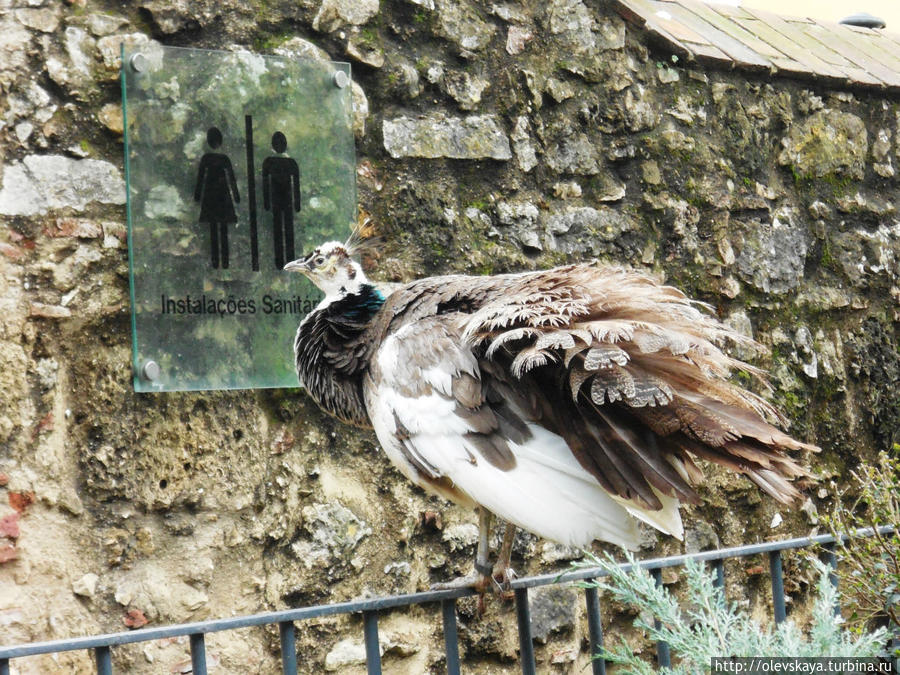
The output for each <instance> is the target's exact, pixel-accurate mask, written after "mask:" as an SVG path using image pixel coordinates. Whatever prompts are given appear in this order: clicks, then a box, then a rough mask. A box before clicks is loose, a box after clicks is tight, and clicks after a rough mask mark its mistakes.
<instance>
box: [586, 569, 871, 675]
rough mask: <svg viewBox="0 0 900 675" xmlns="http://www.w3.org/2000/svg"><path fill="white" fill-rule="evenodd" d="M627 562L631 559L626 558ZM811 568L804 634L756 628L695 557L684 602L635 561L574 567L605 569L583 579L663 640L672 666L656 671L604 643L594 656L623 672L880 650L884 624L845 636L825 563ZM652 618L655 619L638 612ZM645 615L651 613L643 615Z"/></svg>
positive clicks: (788, 624) (682, 671) (705, 668)
mask: <svg viewBox="0 0 900 675" xmlns="http://www.w3.org/2000/svg"><path fill="white" fill-rule="evenodd" d="M629 562H632V563H633V562H634V560H633V558H631V556H629ZM812 564H813V565H814V566H815V567H816V569H817V570H818V573H819V580H818V584H817V597H816V600H815V607H814V611H813V623H812V626H810V628H809V630H808V632H807V633H806V634H804V632H803V631H801V630H800V628H798V627H797V626H796V625H795V624H794V623H793V622H792V621H791V620H790V619H788V620H786V621H784V622H783V623H781V624H778V625H775V626H773V625H769V626H761V625H760V624H758V623H757V622H756V621H754V620H753V619H752V618H751V617H750V616H749V615H748V614H747V613H746V612H745V611H742V610H739V609H738V608H737V607H736V606H735V605H734V604H733V603H728V602H727V601H726V600H725V598H724V594H723V593H722V592H721V591H720V590H719V589H717V588H716V587H715V586H714V584H713V578H714V575H713V574H710V573H707V572H706V571H705V570H704V567H703V565H702V564H701V563H697V562H694V561H689V562H688V563H687V564H686V565H685V566H684V572H685V579H686V581H687V591H688V593H687V596H688V597H687V598H686V604H681V603H679V601H678V599H676V598H675V597H674V596H673V595H672V593H671V592H669V590H668V589H666V588H665V587H662V586H657V584H656V582H655V581H654V579H653V578H652V577H651V576H650V575H649V574H648V573H647V572H645V571H643V570H641V569H640V568H638V567H636V566H635V568H634V569H632V570H631V571H627V572H626V571H623V570H622V569H621V568H620V567H619V566H618V565H617V564H616V563H615V562H614V561H613V560H612V558H610V557H609V556H607V558H606V560H600V559H598V558H596V557H592V558H591V559H590V560H589V561H587V562H583V563H581V565H579V566H582V565H591V566H593V565H599V566H600V567H602V568H603V569H604V570H606V572H607V573H608V575H609V576H608V577H606V578H605V580H604V581H602V582H596V583H594V582H591V584H588V585H595V586H597V587H599V588H602V589H604V590H606V591H608V592H609V593H611V594H612V596H613V597H614V598H615V599H616V600H618V601H620V602H624V603H627V604H629V605H632V606H633V607H635V608H636V609H637V610H638V612H639V614H638V617H637V618H636V619H635V620H634V625H635V626H636V627H637V628H640V629H642V630H643V631H644V633H645V634H646V635H647V636H648V637H649V638H650V639H652V640H656V641H664V642H667V643H668V644H669V646H670V648H671V650H672V654H673V657H674V658H675V660H676V661H678V663H677V665H675V666H674V667H672V668H662V669H660V670H658V671H656V670H654V668H653V666H652V665H651V664H650V663H648V662H647V661H645V660H643V659H642V658H641V657H640V656H638V655H637V654H635V653H634V651H633V650H632V648H631V647H630V646H629V645H628V644H627V643H626V642H625V641H624V640H620V642H619V644H617V645H616V646H615V647H614V648H613V649H612V650H609V649H606V648H604V649H603V650H602V651H601V653H600V654H598V655H597V658H604V659H607V660H608V661H611V662H613V663H615V664H618V665H620V666H622V668H620V669H619V670H618V671H617V672H618V673H624V674H625V675H652V674H653V673H656V672H659V673H666V674H669V675H676V674H678V675H688V674H691V675H693V674H695V673H705V672H709V671H710V660H711V659H712V657H714V656H724V657H732V656H733V657H747V656H795V657H805V656H863V657H874V656H884V655H885V653H884V646H885V644H886V642H887V640H888V632H887V630H886V629H885V628H879V629H877V630H875V631H873V632H870V633H860V634H853V633H850V632H848V631H846V630H844V628H843V626H842V623H843V619H841V617H840V616H835V613H834V610H833V608H834V606H835V603H836V602H837V599H838V593H837V590H836V589H835V588H834V586H833V585H832V584H831V582H830V581H829V578H828V575H829V572H830V568H829V567H827V566H826V565H824V564H823V563H821V562H819V561H818V560H815V559H812ZM650 616H652V617H653V618H655V619H657V620H658V621H659V625H658V626H656V625H654V624H653V623H650V622H648V620H647V619H645V618H644V617H650ZM650 621H652V619H650Z"/></svg>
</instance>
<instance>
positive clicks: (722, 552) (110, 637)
mask: <svg viewBox="0 0 900 675" xmlns="http://www.w3.org/2000/svg"><path fill="white" fill-rule="evenodd" d="M894 530H895V528H894V527H893V526H883V527H880V528H878V533H879V534H882V535H884V534H890V533H892V532H893V531H894ZM874 534H875V531H874V530H873V529H872V528H863V529H861V530H857V531H855V532H854V533H852V535H846V534H845V535H842V536H841V539H842V540H843V541H846V540H847V539H849V538H850V537H851V536H852V537H864V536H872V535H874ZM835 541H836V540H835V538H834V537H833V536H832V535H828V534H823V535H817V536H813V537H797V538H794V539H786V540H782V541H772V542H763V543H758V544H748V545H745V546H736V547H733V548H726V549H718V550H715V551H701V552H699V553H691V554H686V555H677V556H669V557H666V558H654V559H651V560H643V561H640V562H638V563H636V564H637V565H638V566H640V567H642V568H644V569H648V570H653V569H661V568H664V567H676V566H679V565H683V564H684V563H685V562H687V561H688V560H697V561H711V560H724V559H726V558H741V557H746V556H750V555H756V554H760V553H769V552H772V551H783V550H787V549H795V548H805V547H809V546H814V545H816V544H831V543H835ZM622 567H623V568H624V569H626V570H627V569H630V568H631V567H632V565H630V564H623V565H622ZM605 575H606V572H605V571H604V570H603V569H602V568H599V567H592V568H585V569H581V570H577V571H573V572H564V573H561V574H545V575H539V576H533V577H523V578H521V579H516V580H515V581H513V582H512V587H513V589H524V588H533V587H535V586H546V585H548V584H554V583H565V582H569V581H583V580H585V579H594V578H599V577H603V576H605ZM471 595H475V591H474V590H473V589H471V588H460V589H450V590H440V591H425V592H422V593H408V594H404V595H392V596H387V597H378V598H367V599H362V600H352V601H347V602H339V603H334V604H329V605H314V606H311V607H300V608H297V609H285V610H279V611H274V612H262V613H260V614H251V615H247V616H239V617H232V618H227V619H214V620H210V621H197V622H193V623H184V624H175V625H170V626H159V627H154V628H142V629H141V630H136V631H124V632H121V633H107V634H104V635H91V636H85V637H77V638H67V639H62V640H50V641H46V642H34V643H30V644H24V645H12V646H0V659H13V658H19V657H23V656H36V655H39V654H50V653H54V652H63V651H72V650H79V649H94V648H96V647H108V646H115V645H124V644H131V643H135V642H147V641H150V640H160V639H164V638H172V637H183V636H189V635H196V634H205V633H214V632H219V631H224V630H233V629H235V628H248V627H252V626H263V625H268V624H276V623H281V622H285V621H301V620H304V619H313V618H317V617H322V616H330V615H334V614H350V613H355V612H366V611H379V610H384V609H392V608H395V607H405V606H409V605H423V604H429V603H437V602H440V601H442V600H450V599H455V598H463V597H467V596H471Z"/></svg>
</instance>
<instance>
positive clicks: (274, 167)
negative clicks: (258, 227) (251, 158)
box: [262, 131, 300, 270]
mask: <svg viewBox="0 0 900 675" xmlns="http://www.w3.org/2000/svg"><path fill="white" fill-rule="evenodd" d="M272 149H273V150H274V151H275V152H277V153H278V155H274V156H272V157H267V158H266V159H265V160H263V165H262V179H263V207H264V208H265V209H266V211H271V212H272V234H273V237H274V241H275V269H278V270H280V269H281V268H282V267H284V265H285V263H286V262H289V261H291V260H293V259H294V258H295V257H296V256H295V255H294V213H295V212H299V211H300V168H299V167H298V166H297V162H296V161H294V160H293V159H291V158H290V157H288V156H286V155H285V154H284V153H285V151H286V150H287V139H286V138H285V136H284V134H283V133H281V132H280V131H276V132H275V133H274V134H272Z"/></svg>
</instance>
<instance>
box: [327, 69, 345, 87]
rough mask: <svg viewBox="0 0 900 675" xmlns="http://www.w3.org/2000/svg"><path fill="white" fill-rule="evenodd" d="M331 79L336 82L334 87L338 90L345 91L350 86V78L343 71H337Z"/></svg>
mask: <svg viewBox="0 0 900 675" xmlns="http://www.w3.org/2000/svg"><path fill="white" fill-rule="evenodd" d="M331 79H332V81H333V82H334V86H335V87H337V88H338V89H343V88H344V87H346V86H347V85H348V84H350V76H349V75H347V73H345V72H344V71H343V70H338V71H336V72H335V73H334V75H333V76H332V78H331Z"/></svg>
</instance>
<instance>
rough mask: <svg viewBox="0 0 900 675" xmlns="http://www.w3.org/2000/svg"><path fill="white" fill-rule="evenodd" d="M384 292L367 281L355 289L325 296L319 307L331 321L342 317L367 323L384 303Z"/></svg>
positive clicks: (353, 321)
mask: <svg viewBox="0 0 900 675" xmlns="http://www.w3.org/2000/svg"><path fill="white" fill-rule="evenodd" d="M384 300H385V298H384V294H383V293H382V292H381V291H379V290H378V289H377V288H375V287H374V286H373V285H372V284H370V283H369V282H368V281H364V282H363V283H362V284H360V285H359V286H358V287H356V288H355V289H353V290H352V291H351V290H346V289H345V291H344V292H343V293H340V294H336V295H332V296H330V297H329V296H326V297H325V299H324V300H323V301H322V304H321V305H320V308H321V309H322V310H324V311H325V312H326V313H327V314H328V316H329V318H330V319H331V320H332V321H338V322H339V321H340V320H341V319H344V320H346V321H349V322H352V323H354V324H360V323H368V322H369V320H370V319H371V318H372V317H373V316H375V314H376V313H377V312H378V310H379V309H381V306H382V305H383V304H384Z"/></svg>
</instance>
